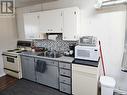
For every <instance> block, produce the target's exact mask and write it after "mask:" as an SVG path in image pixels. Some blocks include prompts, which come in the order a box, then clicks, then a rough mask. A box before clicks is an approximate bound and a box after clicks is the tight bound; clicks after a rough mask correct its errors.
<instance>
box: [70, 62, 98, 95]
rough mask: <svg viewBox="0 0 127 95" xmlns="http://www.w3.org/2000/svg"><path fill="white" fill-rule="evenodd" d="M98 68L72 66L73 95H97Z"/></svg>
mask: <svg viewBox="0 0 127 95" xmlns="http://www.w3.org/2000/svg"><path fill="white" fill-rule="evenodd" d="M97 91H98V68H97V67H91V66H85V65H77V64H73V65H72V93H73V95H97Z"/></svg>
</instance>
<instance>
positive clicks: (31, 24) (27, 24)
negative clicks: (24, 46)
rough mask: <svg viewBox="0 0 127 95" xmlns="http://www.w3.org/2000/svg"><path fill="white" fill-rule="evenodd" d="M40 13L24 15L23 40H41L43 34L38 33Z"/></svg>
mask: <svg viewBox="0 0 127 95" xmlns="http://www.w3.org/2000/svg"><path fill="white" fill-rule="evenodd" d="M39 25H40V13H39V12H34V13H26V14H24V34H25V39H43V33H42V32H40V27H39Z"/></svg>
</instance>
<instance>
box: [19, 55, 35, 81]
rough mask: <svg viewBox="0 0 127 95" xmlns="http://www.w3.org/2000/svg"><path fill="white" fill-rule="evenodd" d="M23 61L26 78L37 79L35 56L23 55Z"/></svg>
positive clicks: (24, 76)
mask: <svg viewBox="0 0 127 95" xmlns="http://www.w3.org/2000/svg"><path fill="white" fill-rule="evenodd" d="M21 61H22V64H21V65H22V76H23V78H25V79H28V80H31V81H35V79H36V78H35V66H34V65H35V63H34V58H33V57H26V56H22V57H21Z"/></svg>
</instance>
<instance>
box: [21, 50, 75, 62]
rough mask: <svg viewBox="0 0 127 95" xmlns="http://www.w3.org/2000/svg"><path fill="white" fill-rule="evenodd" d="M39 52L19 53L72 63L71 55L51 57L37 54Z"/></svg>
mask: <svg viewBox="0 0 127 95" xmlns="http://www.w3.org/2000/svg"><path fill="white" fill-rule="evenodd" d="M39 53H40V52H23V53H21V54H20V55H21V56H29V57H35V58H44V59H49V60H54V61H61V62H67V63H72V62H73V61H74V58H73V57H67V56H62V57H59V58H51V57H44V56H37V55H38V54H39Z"/></svg>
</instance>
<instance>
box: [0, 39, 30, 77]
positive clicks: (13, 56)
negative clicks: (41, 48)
mask: <svg viewBox="0 0 127 95" xmlns="http://www.w3.org/2000/svg"><path fill="white" fill-rule="evenodd" d="M21 43H22V44H23V45H24V43H25V42H24V43H23V41H19V42H17V44H20V45H22V44H21ZM26 45H28V42H27V44H26ZM18 46H19V45H18ZM25 48H26V47H25ZM25 48H17V49H13V50H7V51H6V52H3V54H2V55H3V63H4V71H5V73H6V74H8V75H10V76H13V77H16V78H18V79H20V78H22V68H21V59H20V53H22V52H24V51H26V50H27V49H26V50H25ZM29 48H30V47H29Z"/></svg>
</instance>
